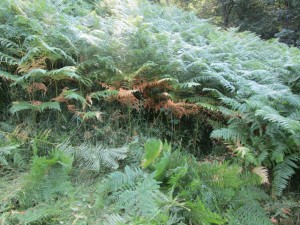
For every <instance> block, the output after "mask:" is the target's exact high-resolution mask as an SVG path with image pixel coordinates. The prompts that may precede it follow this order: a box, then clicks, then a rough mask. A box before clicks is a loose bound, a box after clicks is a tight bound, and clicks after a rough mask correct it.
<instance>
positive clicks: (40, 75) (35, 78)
mask: <svg viewBox="0 0 300 225" xmlns="http://www.w3.org/2000/svg"><path fill="white" fill-rule="evenodd" d="M46 73H47V71H46V70H44V69H32V70H31V71H30V72H29V73H27V74H25V75H23V76H21V77H18V79H16V80H15V82H14V83H13V84H12V85H17V84H22V83H24V82H25V81H26V82H30V81H31V82H42V81H43V80H44V79H45V77H46Z"/></svg>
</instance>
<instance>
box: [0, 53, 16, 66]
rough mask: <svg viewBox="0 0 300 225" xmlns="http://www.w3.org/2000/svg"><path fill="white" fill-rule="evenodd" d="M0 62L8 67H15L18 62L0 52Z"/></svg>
mask: <svg viewBox="0 0 300 225" xmlns="http://www.w3.org/2000/svg"><path fill="white" fill-rule="evenodd" d="M0 62H5V63H7V64H9V65H17V64H18V63H19V60H18V59H17V58H15V57H13V56H10V55H7V54H5V53H3V52H0Z"/></svg>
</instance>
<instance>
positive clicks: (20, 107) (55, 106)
mask: <svg viewBox="0 0 300 225" xmlns="http://www.w3.org/2000/svg"><path fill="white" fill-rule="evenodd" d="M46 109H52V110H57V111H61V109H60V105H59V103H58V102H42V103H38V104H33V103H29V102H13V105H12V107H11V108H10V112H11V113H12V114H16V113H17V112H20V111H24V110H33V111H37V112H44V111H45V110H46Z"/></svg>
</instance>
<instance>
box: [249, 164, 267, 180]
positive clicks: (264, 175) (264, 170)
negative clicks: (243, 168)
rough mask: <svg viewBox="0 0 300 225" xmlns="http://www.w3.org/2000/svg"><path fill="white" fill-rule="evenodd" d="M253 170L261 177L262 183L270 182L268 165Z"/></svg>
mask: <svg viewBox="0 0 300 225" xmlns="http://www.w3.org/2000/svg"><path fill="white" fill-rule="evenodd" d="M252 172H253V173H255V174H256V175H257V176H259V177H260V178H261V183H262V184H269V175H268V169H267V168H266V167H262V166H259V167H255V168H253V169H252Z"/></svg>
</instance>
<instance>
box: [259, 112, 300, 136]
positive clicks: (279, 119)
mask: <svg viewBox="0 0 300 225" xmlns="http://www.w3.org/2000/svg"><path fill="white" fill-rule="evenodd" d="M255 115H256V116H260V117H262V118H264V119H265V120H268V121H270V122H272V123H276V124H278V125H280V126H281V127H282V128H284V129H285V130H286V131H288V132H290V133H292V134H294V133H296V132H299V131H300V122H299V121H296V120H292V119H289V118H286V117H283V116H281V115H279V113H278V112H277V111H275V110H274V109H272V108H270V107H267V106H265V107H263V108H262V109H260V110H257V111H256V113H255Z"/></svg>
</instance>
